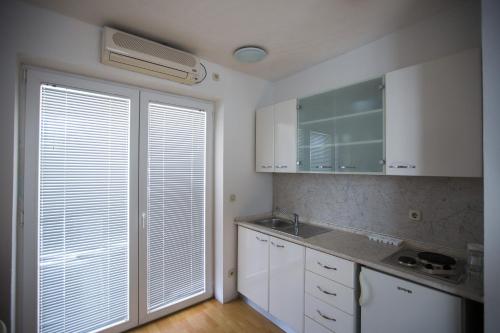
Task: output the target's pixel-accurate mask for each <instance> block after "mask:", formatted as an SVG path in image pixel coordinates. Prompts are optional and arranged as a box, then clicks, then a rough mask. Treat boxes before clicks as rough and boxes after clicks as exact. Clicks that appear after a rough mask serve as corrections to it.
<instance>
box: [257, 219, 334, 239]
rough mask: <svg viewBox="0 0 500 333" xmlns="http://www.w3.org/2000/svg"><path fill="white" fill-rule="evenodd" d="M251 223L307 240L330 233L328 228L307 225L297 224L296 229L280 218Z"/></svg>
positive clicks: (292, 224)
mask: <svg viewBox="0 0 500 333" xmlns="http://www.w3.org/2000/svg"><path fill="white" fill-rule="evenodd" d="M253 223H255V224H257V225H260V226H262V227H266V228H270V229H273V230H275V231H278V232H283V233H285V234H288V235H290V236H294V237H298V238H309V237H313V236H316V235H320V234H323V233H325V232H329V231H331V230H330V229H328V228H323V227H320V226H317V225H313V224H307V223H299V224H298V228H295V224H294V223H293V222H292V221H289V220H284V219H280V218H269V219H264V220H259V221H255V222H253Z"/></svg>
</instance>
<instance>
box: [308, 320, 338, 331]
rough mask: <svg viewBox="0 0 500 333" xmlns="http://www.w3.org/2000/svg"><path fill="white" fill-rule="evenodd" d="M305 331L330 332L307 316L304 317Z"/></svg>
mask: <svg viewBox="0 0 500 333" xmlns="http://www.w3.org/2000/svg"><path fill="white" fill-rule="evenodd" d="M304 331H305V333H332V331H330V330H329V329H327V328H325V327H323V326H321V325H320V324H318V323H317V322H315V321H314V320H312V319H311V318H309V317H305V330H304Z"/></svg>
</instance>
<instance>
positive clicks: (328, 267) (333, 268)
mask: <svg viewBox="0 0 500 333" xmlns="http://www.w3.org/2000/svg"><path fill="white" fill-rule="evenodd" d="M318 265H320V266H321V267H323V268H324V269H332V270H334V271H336V270H337V268H335V267H330V266H327V265H323V264H322V263H321V262H319V261H318Z"/></svg>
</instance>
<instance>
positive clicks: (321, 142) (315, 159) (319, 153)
mask: <svg viewBox="0 0 500 333" xmlns="http://www.w3.org/2000/svg"><path fill="white" fill-rule="evenodd" d="M331 138H332V137H331V135H330V134H326V133H321V132H317V131H311V133H310V137H309V142H310V143H309V147H310V148H309V149H310V151H309V154H310V161H311V162H310V163H311V168H313V169H320V171H326V170H331V169H332V168H333V161H332V146H331V143H332V140H331Z"/></svg>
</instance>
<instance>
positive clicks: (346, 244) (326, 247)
mask: <svg viewBox="0 0 500 333" xmlns="http://www.w3.org/2000/svg"><path fill="white" fill-rule="evenodd" d="M266 217H267V218H268V217H270V215H261V216H252V217H248V218H237V219H235V223H236V224H238V225H240V226H242V227H245V228H248V229H252V230H255V231H259V232H262V233H264V234H268V235H271V236H275V237H278V238H281V239H284V240H287V241H290V242H293V243H296V244H300V245H303V246H306V247H309V248H311V249H315V250H318V251H321V252H325V253H328V254H331V255H334V256H337V257H340V258H343V259H347V260H350V261H353V262H356V263H358V264H360V265H363V266H366V267H369V268H373V269H376V270H378V271H381V272H385V273H388V274H391V275H395V276H398V277H401V278H403V279H406V280H409V281H412V282H416V283H419V284H422V285H425V286H429V287H432V288H435V289H438V290H441V291H444V292H447V293H450V294H453V295H457V296H461V297H464V298H467V299H471V300H474V301H476V302H481V303H483V296H482V290H478V289H477V288H474V287H473V286H472V285H470V284H468V283H467V282H462V283H459V284H454V283H449V282H446V281H442V280H438V279H435V278H432V277H427V276H425V275H421V274H418V273H412V272H409V271H407V270H404V269H403V268H401V269H398V267H397V266H392V265H389V264H386V263H384V262H382V260H383V259H385V258H387V257H388V256H390V255H392V254H394V253H395V252H397V251H399V250H400V249H401V247H397V246H392V245H385V244H381V243H377V242H375V241H371V240H369V239H368V237H367V236H366V235H362V234H359V233H354V232H348V231H344V230H337V229H332V231H329V232H326V233H323V234H320V235H317V236H313V237H310V238H307V239H302V238H297V237H294V236H291V235H287V234H286V233H283V232H279V231H276V230H273V229H270V228H267V227H263V226H259V225H257V224H255V223H252V222H253V221H257V220H259V219H263V218H266ZM329 229H331V228H329Z"/></svg>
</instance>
